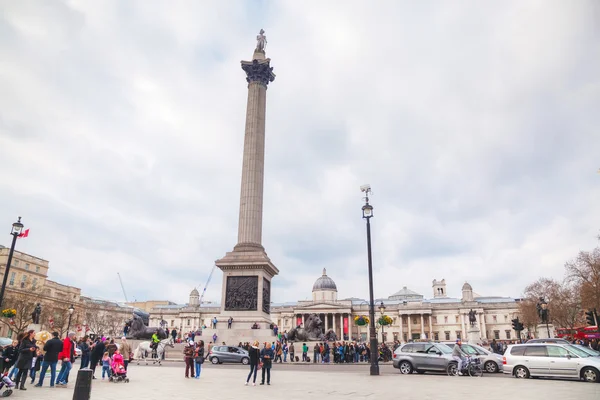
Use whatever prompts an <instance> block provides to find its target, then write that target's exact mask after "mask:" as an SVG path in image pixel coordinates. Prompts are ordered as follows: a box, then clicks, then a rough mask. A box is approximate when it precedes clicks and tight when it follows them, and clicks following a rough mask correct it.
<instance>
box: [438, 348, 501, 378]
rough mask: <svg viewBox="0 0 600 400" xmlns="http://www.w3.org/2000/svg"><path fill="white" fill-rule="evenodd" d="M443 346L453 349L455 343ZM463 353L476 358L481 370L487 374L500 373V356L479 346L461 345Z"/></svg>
mask: <svg viewBox="0 0 600 400" xmlns="http://www.w3.org/2000/svg"><path fill="white" fill-rule="evenodd" d="M444 344H445V345H447V346H448V347H450V348H451V349H453V348H454V346H455V345H456V343H446V342H444ZM461 347H462V349H463V351H464V352H465V353H467V354H468V355H470V356H472V357H474V358H478V359H479V361H481V364H482V365H483V370H484V371H485V372H489V373H495V372H502V356H501V355H500V354H496V353H492V352H491V351H489V350H486V349H484V348H483V347H481V346H477V345H475V344H468V343H463V344H462V345H461Z"/></svg>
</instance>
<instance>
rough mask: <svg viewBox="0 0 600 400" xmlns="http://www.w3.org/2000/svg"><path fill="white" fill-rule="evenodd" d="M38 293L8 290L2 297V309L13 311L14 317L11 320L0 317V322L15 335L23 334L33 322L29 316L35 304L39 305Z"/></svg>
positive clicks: (37, 291)
mask: <svg viewBox="0 0 600 400" xmlns="http://www.w3.org/2000/svg"><path fill="white" fill-rule="evenodd" d="M41 302H42V299H41V295H40V291H39V290H36V289H32V290H28V291H27V292H25V291H21V290H9V291H7V292H6V294H5V296H4V301H3V302H2V309H3V310H4V309H14V310H16V315H15V316H14V317H13V318H6V317H4V316H0V322H1V323H3V324H4V325H6V326H8V327H9V328H10V329H11V330H12V331H13V332H14V333H16V334H17V335H18V334H19V333H22V332H25V330H26V329H27V327H28V326H29V324H31V323H32V322H33V319H32V316H31V314H32V313H33V310H35V306H36V305H37V303H41Z"/></svg>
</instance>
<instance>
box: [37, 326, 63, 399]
mask: <svg viewBox="0 0 600 400" xmlns="http://www.w3.org/2000/svg"><path fill="white" fill-rule="evenodd" d="M62 350H63V342H62V340H60V339H59V338H58V332H52V339H50V340H48V341H47V342H46V344H44V352H45V353H46V354H44V361H42V371H41V372H40V380H39V381H38V383H37V385H35V386H36V387H42V385H43V384H44V377H45V376H46V371H48V367H50V387H54V381H55V379H56V364H57V363H58V355H59V354H60V353H61V352H62Z"/></svg>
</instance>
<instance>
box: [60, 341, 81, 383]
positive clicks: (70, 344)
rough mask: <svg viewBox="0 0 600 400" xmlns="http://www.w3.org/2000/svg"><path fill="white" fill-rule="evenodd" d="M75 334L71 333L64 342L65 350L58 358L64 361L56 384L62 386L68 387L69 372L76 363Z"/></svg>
mask: <svg viewBox="0 0 600 400" xmlns="http://www.w3.org/2000/svg"><path fill="white" fill-rule="evenodd" d="M74 340H75V332H69V334H68V335H67V337H66V338H65V340H64V341H63V350H62V352H61V353H60V354H59V355H58V358H59V359H60V360H61V361H62V365H61V367H60V372H59V373H58V377H57V378H56V384H57V385H61V386H66V385H67V380H68V379H69V372H71V368H73V363H74V362H75V346H76V344H75V342H74Z"/></svg>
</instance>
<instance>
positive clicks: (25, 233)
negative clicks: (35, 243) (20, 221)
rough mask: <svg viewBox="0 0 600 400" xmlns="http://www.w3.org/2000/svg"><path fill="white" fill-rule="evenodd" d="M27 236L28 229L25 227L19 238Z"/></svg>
mask: <svg viewBox="0 0 600 400" xmlns="http://www.w3.org/2000/svg"><path fill="white" fill-rule="evenodd" d="M27 236H29V229H25V230H24V231H23V233H21V234H20V235H19V237H20V238H26V237H27Z"/></svg>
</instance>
